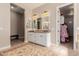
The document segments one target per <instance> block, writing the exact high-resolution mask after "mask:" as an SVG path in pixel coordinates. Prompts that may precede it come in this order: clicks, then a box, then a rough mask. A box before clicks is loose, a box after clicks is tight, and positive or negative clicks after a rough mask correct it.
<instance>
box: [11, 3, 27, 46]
mask: <svg viewBox="0 0 79 59" xmlns="http://www.w3.org/2000/svg"><path fill="white" fill-rule="evenodd" d="M11 5H14V6H18V5H16V4H14V3H10V12H11ZM18 7H19V8H21V9H23V10H24V13H23V17H24V19H23V21H24V25H23V26H24V39H23V42H26V41H25V29H26V28H25V9H24V8H23V7H21V6H18ZM10 20H11V19H10ZM10 24H11V21H10ZM10 26H11V25H10ZM10 32H11V28H10ZM10 35H11V34H10ZM10 46H11V37H10Z"/></svg>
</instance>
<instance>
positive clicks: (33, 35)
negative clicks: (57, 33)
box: [27, 31, 51, 47]
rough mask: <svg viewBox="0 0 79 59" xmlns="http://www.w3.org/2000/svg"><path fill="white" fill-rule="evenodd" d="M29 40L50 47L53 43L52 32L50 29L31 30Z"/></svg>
mask: <svg viewBox="0 0 79 59" xmlns="http://www.w3.org/2000/svg"><path fill="white" fill-rule="evenodd" d="M27 37H28V41H30V42H33V43H36V44H40V45H42V46H46V47H49V46H50V45H51V40H50V32H48V31H29V32H28V36H27Z"/></svg>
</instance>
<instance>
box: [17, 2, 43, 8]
mask: <svg viewBox="0 0 79 59" xmlns="http://www.w3.org/2000/svg"><path fill="white" fill-rule="evenodd" d="M43 4H45V3H16V5H18V6H21V7H24V8H29V9H34V8H37V7H39V6H41V5H43Z"/></svg>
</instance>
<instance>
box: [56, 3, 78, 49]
mask: <svg viewBox="0 0 79 59" xmlns="http://www.w3.org/2000/svg"><path fill="white" fill-rule="evenodd" d="M71 4H73V3H68V4H63V5H59V6H57V7H56V44H57V45H60V8H62V7H65V6H68V5H71ZM73 5H74V20H73V22H74V25H73V26H74V27H73V28H74V34H73V35H74V38H73V49H74V50H75V49H77V43H76V42H77V6H76V5H77V4H73Z"/></svg>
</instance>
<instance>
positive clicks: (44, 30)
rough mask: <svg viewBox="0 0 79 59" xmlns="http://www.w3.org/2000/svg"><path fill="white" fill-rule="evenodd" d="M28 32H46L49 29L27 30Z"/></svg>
mask: <svg viewBox="0 0 79 59" xmlns="http://www.w3.org/2000/svg"><path fill="white" fill-rule="evenodd" d="M28 32H34V33H48V32H50V31H49V30H29V31H28Z"/></svg>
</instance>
